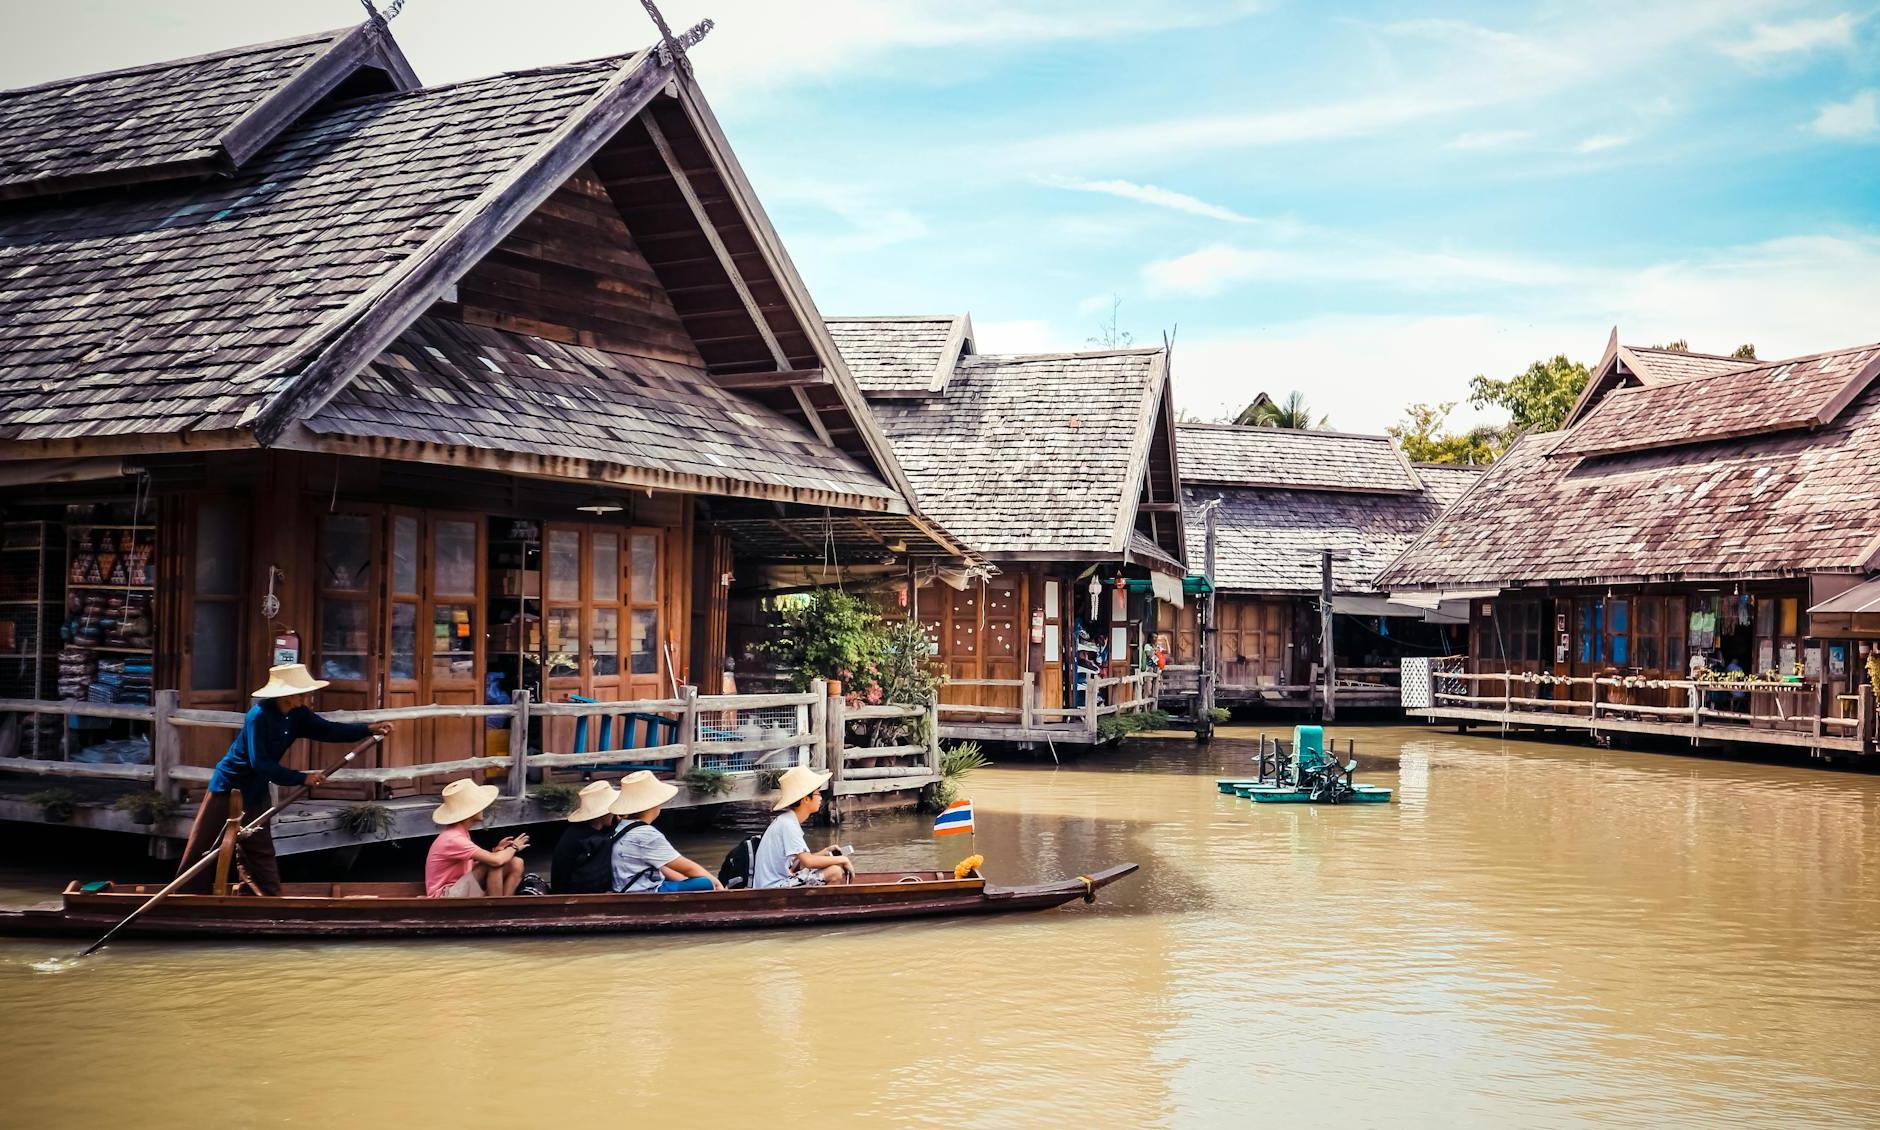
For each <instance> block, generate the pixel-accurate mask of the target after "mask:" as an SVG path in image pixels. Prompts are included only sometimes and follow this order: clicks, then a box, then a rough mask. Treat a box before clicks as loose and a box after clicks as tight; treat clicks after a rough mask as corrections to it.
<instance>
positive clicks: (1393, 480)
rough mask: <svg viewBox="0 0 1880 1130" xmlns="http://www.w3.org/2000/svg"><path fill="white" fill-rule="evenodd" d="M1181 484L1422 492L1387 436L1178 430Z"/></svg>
mask: <svg viewBox="0 0 1880 1130" xmlns="http://www.w3.org/2000/svg"><path fill="white" fill-rule="evenodd" d="M1177 434H1178V436H1179V437H1180V445H1181V465H1182V482H1183V483H1186V484H1188V485H1191V486H1192V485H1195V484H1199V483H1213V484H1218V485H1221V486H1239V487H1285V488H1290V489H1295V490H1305V489H1316V490H1337V491H1360V492H1367V493H1384V494H1407V493H1412V492H1415V491H1418V490H1421V489H1422V484H1420V483H1419V482H1418V481H1417V476H1416V473H1415V472H1414V471H1413V470H1412V469H1411V467H1410V463H1409V461H1408V460H1406V459H1405V458H1404V457H1403V454H1402V453H1401V452H1399V451H1398V450H1397V445H1396V444H1395V443H1393V442H1392V441H1391V438H1390V437H1389V436H1375V435H1354V434H1350V433H1347V432H1331V431H1322V430H1310V429H1293V428H1261V427H1246V426H1242V425H1239V424H1182V425H1180V426H1179V427H1178V429H1177Z"/></svg>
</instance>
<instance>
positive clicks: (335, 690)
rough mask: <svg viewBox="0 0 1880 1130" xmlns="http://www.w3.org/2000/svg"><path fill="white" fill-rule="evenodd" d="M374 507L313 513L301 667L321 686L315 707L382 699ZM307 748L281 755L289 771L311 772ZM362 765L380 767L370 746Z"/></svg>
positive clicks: (337, 790) (347, 706) (356, 705)
mask: <svg viewBox="0 0 1880 1130" xmlns="http://www.w3.org/2000/svg"><path fill="white" fill-rule="evenodd" d="M384 519H385V512H384V509H383V508H382V507H378V506H343V507H339V508H336V509H333V510H331V511H328V512H326V513H323V514H321V515H320V518H319V523H318V540H317V544H316V548H315V559H314V621H315V622H314V631H313V639H312V641H311V643H312V648H311V654H310V656H309V658H310V660H311V662H309V664H308V666H309V667H310V668H311V669H312V672H313V675H314V677H315V678H318V679H325V680H327V683H328V686H327V688H326V689H325V690H323V691H321V692H320V695H319V699H318V706H319V708H320V709H321V710H371V709H375V708H377V707H378V706H380V705H382V703H383V684H382V682H381V674H382V667H383V663H384V650H383V647H384V639H385V637H384V634H383V633H382V632H380V631H379V625H380V624H381V623H383V609H382V599H381V598H382V596H383V589H382V587H381V572H382V555H383V552H384V546H383V540H384V539H383V536H382V529H383V525H384ZM314 757H315V753H314V751H312V750H311V749H309V748H308V743H306V742H297V743H295V747H294V749H293V750H292V751H291V752H290V753H289V754H288V756H287V759H286V761H287V764H289V765H291V766H292V767H294V768H296V769H311V768H315V767H316V766H315V765H314V760H313V759H314ZM360 761H362V762H364V764H363V765H362V766H361V767H362V768H373V767H377V766H379V765H380V764H381V762H380V760H379V751H378V750H377V748H376V747H368V748H367V750H366V752H365V753H364V754H363V755H362V756H361V758H360ZM372 791H373V790H372V789H371V788H369V787H361V786H348V785H346V784H345V783H344V782H343V780H341V781H338V782H336V783H335V784H333V785H331V786H323V787H322V789H321V794H320V795H323V796H344V797H355V798H356V797H362V796H367V795H370V794H371V793H372Z"/></svg>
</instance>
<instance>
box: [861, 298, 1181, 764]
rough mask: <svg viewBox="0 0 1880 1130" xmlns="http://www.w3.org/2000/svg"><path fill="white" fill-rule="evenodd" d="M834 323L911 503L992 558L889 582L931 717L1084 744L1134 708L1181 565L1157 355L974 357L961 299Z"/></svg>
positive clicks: (950, 725) (991, 733)
mask: <svg viewBox="0 0 1880 1130" xmlns="http://www.w3.org/2000/svg"><path fill="white" fill-rule="evenodd" d="M829 326H830V330H831V332H832V333H833V334H834V336H835V340H836V343H837V345H838V346H839V347H840V348H841V350H842V351H843V354H844V356H845V357H846V358H847V359H848V363H849V367H850V369H851V370H852V371H853V372H854V374H855V376H856V379H857V380H858V381H859V382H860V384H861V387H862V389H863V391H864V393H865V394H866V395H867V397H868V400H869V405H870V408H871V410H872V411H873V413H874V415H875V417H876V419H878V420H879V421H880V423H881V427H882V429H883V431H884V432H885V433H886V434H887V436H888V437H889V439H890V440H891V442H892V444H893V447H894V452H895V456H896V457H897V459H898V460H899V461H900V464H901V466H902V468H903V469H904V470H905V472H906V474H907V477H908V481H909V483H910V486H911V488H912V491H913V496H912V497H913V500H914V502H915V504H916V505H917V506H918V507H919V509H920V511H921V513H923V514H925V515H927V516H928V517H930V518H932V519H933V520H934V521H935V522H937V523H938V524H939V525H940V526H941V527H942V528H943V529H944V530H945V531H946V532H947V533H948V534H949V535H951V536H952V537H954V538H955V539H956V540H958V541H959V542H960V543H961V544H963V545H964V546H965V547H966V548H967V549H969V550H970V551H971V552H972V554H973V555H974V556H975V557H976V558H977V559H978V560H979V561H981V562H983V563H984V564H985V566H986V567H981V568H974V569H971V570H967V571H964V572H962V571H958V570H953V569H948V568H937V569H933V570H929V571H926V572H920V573H917V575H916V576H914V577H913V578H912V579H911V582H910V581H903V582H900V583H898V584H897V585H895V586H894V587H893V589H892V592H893V594H894V595H893V597H892V605H893V607H895V608H897V609H899V610H900V611H901V612H902V613H903V614H906V615H911V616H914V617H916V618H917V619H919V621H920V622H921V623H922V624H924V625H925V626H926V627H927V630H928V632H929V634H930V635H931V636H932V638H933V640H934V643H935V646H936V648H937V649H938V652H939V656H940V658H941V660H942V662H943V663H944V664H945V666H946V669H947V674H948V677H949V684H948V686H947V688H946V689H945V690H944V692H943V693H944V695H945V698H944V702H945V704H946V706H944V707H943V711H942V719H943V730H944V731H945V732H947V733H948V734H949V735H952V736H960V737H980V738H989V739H1007V740H1019V741H1032V740H1046V739H1049V740H1053V741H1073V742H1082V741H1091V740H1094V738H1095V737H1096V736H1097V731H1098V719H1099V718H1100V717H1101V716H1102V715H1104V714H1107V713H1115V712H1117V711H1118V710H1123V709H1136V708H1139V707H1140V706H1142V705H1146V704H1147V700H1148V699H1149V698H1151V697H1152V695H1150V693H1149V691H1148V688H1149V686H1150V684H1151V683H1152V682H1153V681H1154V679H1155V673H1154V663H1153V661H1152V660H1151V659H1148V658H1146V657H1147V655H1148V650H1149V647H1150V645H1153V643H1154V640H1155V637H1156V634H1157V632H1158V630H1161V629H1163V628H1165V627H1166V624H1167V617H1168V614H1169V613H1170V612H1172V611H1173V607H1174V603H1176V602H1179V601H1180V600H1181V599H1182V595H1181V577H1182V574H1183V572H1184V566H1183V564H1182V555H1183V552H1184V549H1183V542H1182V515H1181V506H1180V501H1179V500H1180V478H1179V473H1178V470H1177V467H1176V464H1175V429H1174V422H1173V416H1172V413H1171V407H1170V403H1169V373H1168V354H1167V352H1166V351H1165V350H1163V349H1111V350H1096V351H1090V352H1077V353H1056V354H1028V355H993V354H982V353H979V352H978V351H977V350H976V348H975V347H974V342H973V331H972V321H971V319H970V318H969V317H967V316H965V315H957V316H938V317H903V318H837V319H832V320H831V321H830V323H829ZM1159 606H1161V607H1160V609H1159ZM1092 688H1094V692H1095V693H1090V692H1091V690H1092ZM949 707H950V708H951V709H948V708H949Z"/></svg>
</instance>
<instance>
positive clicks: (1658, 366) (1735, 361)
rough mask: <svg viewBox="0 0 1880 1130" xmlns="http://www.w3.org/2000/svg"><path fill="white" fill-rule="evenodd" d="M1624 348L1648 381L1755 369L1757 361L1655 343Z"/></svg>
mask: <svg viewBox="0 0 1880 1130" xmlns="http://www.w3.org/2000/svg"><path fill="white" fill-rule="evenodd" d="M1621 348H1622V349H1623V350H1624V354H1625V356H1626V358H1627V360H1628V361H1629V362H1630V366H1629V367H1630V368H1631V369H1632V371H1633V372H1635V373H1636V374H1637V375H1638V377H1639V379H1640V380H1641V381H1643V382H1645V383H1646V384H1655V383H1660V382H1663V381H1682V380H1689V379H1690V378H1692V377H1714V376H1716V375H1717V374H1718V373H1734V372H1736V371H1737V370H1739V369H1754V368H1755V367H1756V365H1757V362H1756V361H1755V360H1753V359H1747V358H1742V357H1725V356H1723V355H1722V354H1719V353H1692V352H1691V351H1690V350H1688V349H1665V348H1662V347H1660V346H1655V345H1653V346H1647V345H1627V346H1622V347H1621Z"/></svg>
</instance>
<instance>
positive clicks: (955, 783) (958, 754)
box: [928, 742, 992, 810]
mask: <svg viewBox="0 0 1880 1130" xmlns="http://www.w3.org/2000/svg"><path fill="white" fill-rule="evenodd" d="M991 764H992V760H991V759H990V758H988V757H987V756H986V754H985V751H984V750H982V749H980V748H979V743H978V742H955V743H954V744H952V745H950V746H943V747H941V750H940V780H939V781H937V782H935V783H934V786H933V789H932V792H931V795H930V796H929V798H928V803H930V804H931V805H932V806H933V807H934V808H935V809H936V810H938V809H942V808H945V807H946V806H947V805H949V804H952V803H953V802H954V801H956V800H958V799H959V797H960V782H961V781H964V780H965V779H966V778H967V777H969V776H971V775H972V773H973V771H974V770H975V769H984V768H985V767H986V766H988V765H991Z"/></svg>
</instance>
